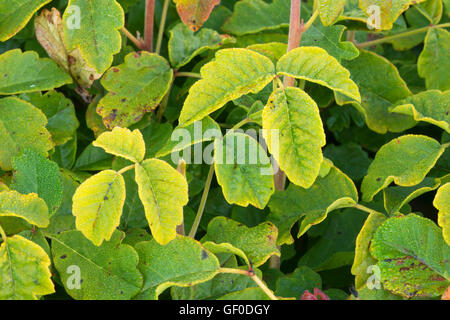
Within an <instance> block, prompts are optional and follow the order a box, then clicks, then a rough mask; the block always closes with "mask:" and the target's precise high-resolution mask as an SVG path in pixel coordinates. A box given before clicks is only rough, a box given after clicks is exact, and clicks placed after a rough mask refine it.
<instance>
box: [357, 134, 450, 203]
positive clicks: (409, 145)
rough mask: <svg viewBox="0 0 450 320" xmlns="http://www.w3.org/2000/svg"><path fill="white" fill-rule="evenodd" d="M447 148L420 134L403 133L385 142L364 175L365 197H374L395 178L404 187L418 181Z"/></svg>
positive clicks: (369, 198)
mask: <svg viewBox="0 0 450 320" xmlns="http://www.w3.org/2000/svg"><path fill="white" fill-rule="evenodd" d="M444 151H445V147H444V146H441V145H440V144H439V143H438V142H437V141H436V140H434V139H432V138H429V137H426V136H420V135H406V136H402V137H400V138H396V139H394V140H392V141H390V142H389V143H387V144H385V145H384V146H382V147H381V148H380V150H379V151H378V152H377V154H376V156H375V159H374V161H373V162H372V163H371V165H370V167H369V170H368V173H367V175H366V176H365V177H364V179H363V182H362V185H361V191H362V194H363V200H364V201H367V202H370V201H372V199H373V197H374V196H375V195H376V194H377V193H378V192H380V191H381V190H382V189H384V188H386V187H387V186H389V185H390V184H391V183H392V182H394V183H395V184H397V185H399V186H404V187H409V186H414V185H416V184H419V183H420V182H421V181H422V180H423V179H424V178H425V176H426V174H427V173H428V171H430V170H431V168H433V167H434V165H435V163H436V161H437V160H438V159H439V157H440V156H441V155H442V153H444Z"/></svg>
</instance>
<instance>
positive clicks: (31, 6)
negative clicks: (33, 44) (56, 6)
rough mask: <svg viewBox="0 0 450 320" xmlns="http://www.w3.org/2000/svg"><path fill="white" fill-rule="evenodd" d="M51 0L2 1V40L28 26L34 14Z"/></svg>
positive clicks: (0, 17) (0, 7) (0, 18)
mask: <svg viewBox="0 0 450 320" xmlns="http://www.w3.org/2000/svg"><path fill="white" fill-rule="evenodd" d="M50 1H51V0H6V1H2V2H1V3H0V41H2V42H3V41H6V40H8V39H9V38H11V37H13V36H14V35H16V34H17V33H18V32H19V31H20V30H21V29H22V28H23V27H25V26H26V24H27V23H28V21H29V20H30V19H31V17H32V16H33V14H34V13H35V12H36V11H38V10H39V9H40V8H42V7H43V6H44V5H46V4H47V3H49V2H50Z"/></svg>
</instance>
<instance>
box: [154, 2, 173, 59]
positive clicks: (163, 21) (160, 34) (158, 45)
mask: <svg viewBox="0 0 450 320" xmlns="http://www.w3.org/2000/svg"><path fill="white" fill-rule="evenodd" d="M169 3H170V0H164V6H163V12H162V15H161V23H160V24H159V30H158V40H157V41H156V51H155V52H156V53H157V54H159V53H160V52H161V44H162V39H163V36H164V29H165V27H166V19H167V11H168V10H169Z"/></svg>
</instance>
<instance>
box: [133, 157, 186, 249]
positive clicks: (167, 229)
mask: <svg viewBox="0 0 450 320" xmlns="http://www.w3.org/2000/svg"><path fill="white" fill-rule="evenodd" d="M136 182H137V184H138V188H139V198H140V199H141V201H142V203H143V204H144V209H145V216H146V217H147V221H148V224H149V226H150V230H151V231H152V235H153V238H155V240H156V241H157V242H158V243H160V244H162V245H165V244H168V243H169V242H170V241H172V240H173V239H175V237H176V227H177V226H178V225H180V224H181V223H182V222H183V207H184V206H185V205H186V204H187V203H188V200H189V199H188V184H187V182H186V178H185V177H184V176H183V175H182V174H181V173H179V172H178V171H177V170H175V169H174V168H172V167H171V166H170V165H169V164H168V163H166V162H164V161H161V160H158V159H148V160H145V161H144V162H142V163H141V164H137V165H136Z"/></svg>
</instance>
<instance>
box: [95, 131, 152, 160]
mask: <svg viewBox="0 0 450 320" xmlns="http://www.w3.org/2000/svg"><path fill="white" fill-rule="evenodd" d="M92 144H93V145H94V146H96V147H100V148H103V149H104V150H105V151H106V152H108V153H110V154H113V155H115V156H119V157H122V158H125V159H128V160H130V161H133V162H141V161H142V160H144V157H145V142H144V137H143V136H142V133H141V132H140V131H139V130H138V129H136V130H133V131H131V130H129V129H127V128H120V127H115V128H114V129H113V130H112V131H108V132H104V133H102V134H101V135H100V136H99V137H98V138H97V140H95V141H94V142H93V143H92Z"/></svg>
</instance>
